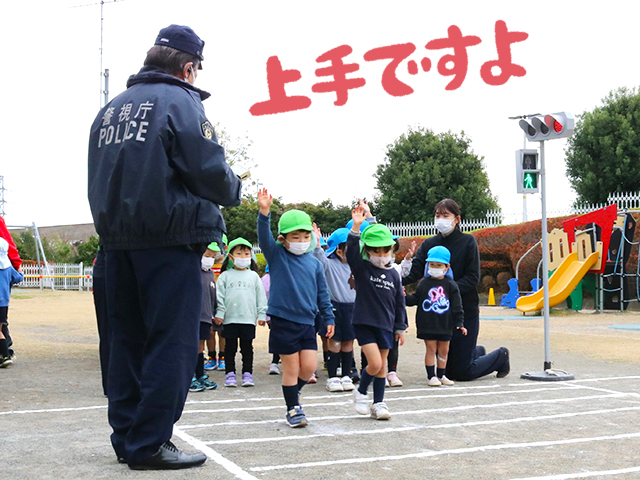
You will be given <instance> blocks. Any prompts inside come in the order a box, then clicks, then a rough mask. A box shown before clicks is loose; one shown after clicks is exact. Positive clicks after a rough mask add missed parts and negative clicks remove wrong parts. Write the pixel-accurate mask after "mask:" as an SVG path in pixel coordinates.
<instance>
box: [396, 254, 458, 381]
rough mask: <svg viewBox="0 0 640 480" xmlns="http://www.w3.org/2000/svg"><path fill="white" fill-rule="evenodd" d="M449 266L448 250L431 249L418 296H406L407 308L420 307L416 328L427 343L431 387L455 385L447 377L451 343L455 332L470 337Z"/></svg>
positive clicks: (419, 285) (417, 292)
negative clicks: (446, 371) (455, 330)
mask: <svg viewBox="0 0 640 480" xmlns="http://www.w3.org/2000/svg"><path fill="white" fill-rule="evenodd" d="M450 262H451V253H450V252H449V249H448V248H447V247H444V246H442V245H437V246H435V247H432V248H430V249H429V252H428V253H427V259H426V262H425V263H426V266H425V270H424V277H423V279H422V280H421V281H420V283H419V284H418V288H417V289H416V293H415V294H413V295H407V305H409V306H413V305H417V306H418V308H417V310H416V327H417V330H418V338H420V339H421V340H424V343H425V346H426V347H427V353H426V355H425V362H424V364H425V368H426V369H427V378H428V379H429V386H430V387H439V386H440V385H453V381H452V380H449V379H448V378H447V376H446V375H445V374H444V373H445V369H446V367H447V357H448V356H449V343H450V342H451V338H452V337H453V331H454V328H457V329H458V330H460V331H461V332H462V334H463V335H466V334H467V329H466V328H464V311H463V310H462V298H461V297H460V289H459V288H458V285H457V284H456V282H454V281H453V275H451V277H448V276H446V274H447V273H448V272H449V271H450ZM436 358H437V360H438V369H437V372H436ZM436 374H437V376H436Z"/></svg>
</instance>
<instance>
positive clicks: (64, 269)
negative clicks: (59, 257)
mask: <svg viewBox="0 0 640 480" xmlns="http://www.w3.org/2000/svg"><path fill="white" fill-rule="evenodd" d="M48 266H49V273H47V268H46V267H45V265H44V264H42V265H33V264H23V265H22V271H23V273H24V282H22V283H19V284H18V285H17V287H22V288H40V290H43V289H45V288H47V289H49V288H52V287H53V290H90V289H91V287H93V266H84V265H83V264H82V263H57V264H56V263H49V264H48Z"/></svg>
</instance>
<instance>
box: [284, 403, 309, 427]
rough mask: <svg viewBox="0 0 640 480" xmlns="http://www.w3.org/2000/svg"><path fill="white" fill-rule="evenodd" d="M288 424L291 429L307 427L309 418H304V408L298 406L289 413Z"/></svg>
mask: <svg viewBox="0 0 640 480" xmlns="http://www.w3.org/2000/svg"><path fill="white" fill-rule="evenodd" d="M287 423H288V424H289V426H290V427H291V428H300V427H306V426H307V424H308V422H307V417H305V416H304V412H303V411H302V407H301V406H300V405H296V406H295V407H293V408H292V409H291V410H289V411H288V412H287Z"/></svg>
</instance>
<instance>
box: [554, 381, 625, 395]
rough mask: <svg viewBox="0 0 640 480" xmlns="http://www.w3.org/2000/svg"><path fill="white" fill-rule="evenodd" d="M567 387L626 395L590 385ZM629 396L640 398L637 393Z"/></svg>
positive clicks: (573, 384) (571, 385)
mask: <svg viewBox="0 0 640 480" xmlns="http://www.w3.org/2000/svg"><path fill="white" fill-rule="evenodd" d="M567 385H568V386H569V387H573V388H575V389H576V390H578V389H581V388H584V389H587V390H594V391H596V392H604V393H626V392H620V391H619V390H610V389H608V388H599V387H589V386H588V385H576V384H575V383H570V384H567ZM627 395H630V396H632V397H633V396H638V394H637V393H635V392H632V393H627Z"/></svg>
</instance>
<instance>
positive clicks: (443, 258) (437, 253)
mask: <svg viewBox="0 0 640 480" xmlns="http://www.w3.org/2000/svg"><path fill="white" fill-rule="evenodd" d="M425 262H439V263H447V264H448V263H451V253H450V252H449V249H448V248H447V247H443V246H442V245H438V246H436V247H433V248H430V249H429V252H428V253H427V259H426V260H425Z"/></svg>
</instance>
